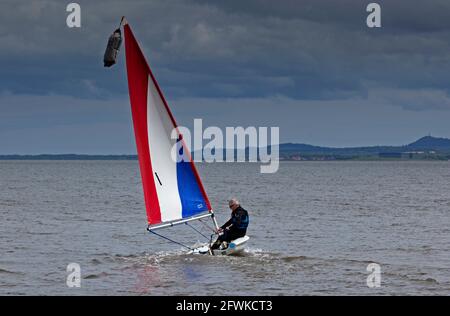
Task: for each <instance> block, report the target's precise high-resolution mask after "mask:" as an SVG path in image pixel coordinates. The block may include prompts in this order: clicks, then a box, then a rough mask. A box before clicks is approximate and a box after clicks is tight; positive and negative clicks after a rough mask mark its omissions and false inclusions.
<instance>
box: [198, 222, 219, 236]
mask: <svg viewBox="0 0 450 316" xmlns="http://www.w3.org/2000/svg"><path fill="white" fill-rule="evenodd" d="M198 221H199V222H200V223H202V224H203V226H205V227H206V228H208V229H210V230H212V231H213V232H214V233H215V232H216V230H215V229H213V228H211V226H209V225H207V224H205V222H203V221H202V220H201V219H199V220H198Z"/></svg>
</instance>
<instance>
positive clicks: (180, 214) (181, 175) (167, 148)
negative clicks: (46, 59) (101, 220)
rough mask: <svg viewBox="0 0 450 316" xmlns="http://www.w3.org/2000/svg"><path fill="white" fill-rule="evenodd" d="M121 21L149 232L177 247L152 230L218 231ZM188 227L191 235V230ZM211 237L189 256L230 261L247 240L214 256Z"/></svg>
mask: <svg viewBox="0 0 450 316" xmlns="http://www.w3.org/2000/svg"><path fill="white" fill-rule="evenodd" d="M122 21H123V22H124V23H123V25H124V34H125V53H126V68H127V76H128V89H129V95H130V103H131V112H132V118H133V125H134V133H135V138H136V147H137V152H138V159H139V167H140V171H141V178H142V184H143V192H144V201H145V207H146V212H147V219H148V228H147V230H148V231H149V232H150V233H153V234H155V235H157V236H160V237H162V238H165V239H167V240H169V241H172V242H175V243H178V242H176V241H174V240H171V239H170V238H167V237H165V236H162V235H160V234H159V233H157V232H156V230H159V229H162V228H167V227H171V226H175V225H179V224H189V222H191V221H194V220H199V221H202V220H203V219H206V218H211V219H212V222H213V224H214V227H215V229H213V230H214V231H217V229H218V228H219V227H218V225H217V221H216V219H215V217H214V212H213V210H212V207H211V203H210V201H209V199H208V196H207V194H206V191H205V189H204V187H203V184H202V181H201V179H200V176H199V174H198V172H197V169H196V167H195V165H194V162H193V160H192V157H191V155H190V153H189V149H188V148H187V146H186V144H185V142H184V140H183V137H182V135H181V134H180V132H179V130H178V125H177V123H176V121H175V118H174V116H173V114H172V112H171V111H170V108H169V105H168V104H167V102H166V99H165V98H164V95H163V93H162V91H161V89H160V87H159V85H158V83H157V81H156V79H155V76H154V75H153V73H152V71H151V69H150V67H149V64H148V63H147V61H146V59H145V57H144V54H143V53H142V50H141V49H140V47H139V44H138V42H137V40H136V38H135V37H134V34H133V32H132V30H131V28H130V26H129V25H128V23H127V22H126V21H124V20H123V19H122ZM121 25H122V22H121ZM173 131H175V132H176V134H175V136H176V137H171V135H172V133H173ZM174 148H175V149H176V150H173V149H174ZM174 156H175V157H174ZM202 223H203V221H202ZM191 227H193V228H194V229H195V227H194V226H191ZM195 230H196V229H195ZM196 231H197V232H199V231H198V230H196ZM199 233H201V232H199ZM202 235H203V234H202ZM203 236H205V235H203ZM205 237H206V236H205ZM212 237H213V235H211V238H210V240H209V242H208V243H205V244H202V245H200V246H198V247H195V248H191V247H187V246H185V245H183V246H185V247H186V248H189V249H190V251H189V252H188V253H191V254H207V253H209V254H215V255H230V254H236V253H239V252H241V251H242V250H243V249H244V246H245V244H246V243H247V241H248V240H249V237H248V236H244V237H241V238H238V239H236V240H234V241H232V242H230V243H229V245H228V247H227V248H226V249H217V250H213V251H212V250H211V249H210V245H211V241H212ZM178 244H181V243H178ZM181 245H182V244H181Z"/></svg>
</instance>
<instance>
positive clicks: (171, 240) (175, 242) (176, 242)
mask: <svg viewBox="0 0 450 316" xmlns="http://www.w3.org/2000/svg"><path fill="white" fill-rule="evenodd" d="M147 230H148V231H149V232H150V233H153V234H155V235H156V236H159V237H161V238H164V239H166V240H168V241H170V242H173V243H174V244H177V245H180V246H183V247H185V248H187V249H189V250H194V249H193V248H191V247H188V246H186V245H183V244H182V243H180V242H178V241H175V240H173V239H170V238H169V237H166V236H163V235H160V234H158V233H156V232H154V231H153V230H151V229H147Z"/></svg>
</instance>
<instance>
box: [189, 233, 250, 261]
mask: <svg viewBox="0 0 450 316" xmlns="http://www.w3.org/2000/svg"><path fill="white" fill-rule="evenodd" d="M249 239H250V237H248V236H244V237H241V238H238V239H235V240H232V241H231V242H230V243H229V244H228V247H227V248H226V249H222V250H221V249H214V250H213V254H214V255H215V256H229V255H236V254H239V253H240V252H242V251H243V250H244V248H245V245H246V243H247V241H248V240H249ZM209 253H210V251H209V245H208V244H205V245H201V246H199V247H197V248H194V249H193V250H191V251H189V252H188V254H209Z"/></svg>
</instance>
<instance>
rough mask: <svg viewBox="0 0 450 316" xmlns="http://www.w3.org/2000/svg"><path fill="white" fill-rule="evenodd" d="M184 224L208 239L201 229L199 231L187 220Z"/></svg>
mask: <svg viewBox="0 0 450 316" xmlns="http://www.w3.org/2000/svg"><path fill="white" fill-rule="evenodd" d="M185 224H186V225H188V226H189V227H190V228H192V229H193V230H195V231H196V232H197V233H199V234H200V235H202V236H203V237H205V238H206V239H207V240H209V237H208V236H206V235H204V234H203V233H202V232H201V231H199V230H198V229H197V228H195V227H194V226H192V225H190V224H189V223H188V222H186V223H185Z"/></svg>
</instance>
